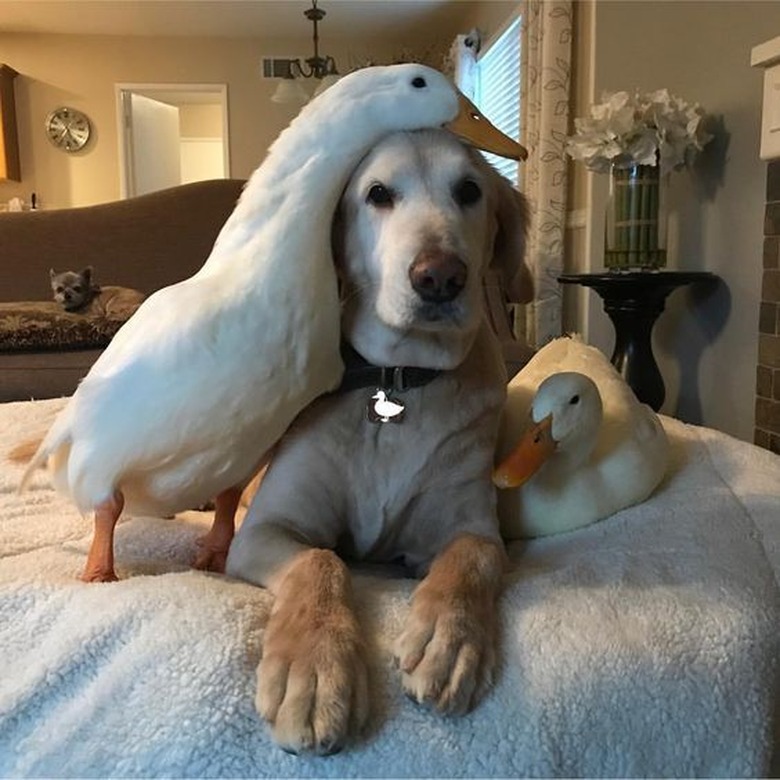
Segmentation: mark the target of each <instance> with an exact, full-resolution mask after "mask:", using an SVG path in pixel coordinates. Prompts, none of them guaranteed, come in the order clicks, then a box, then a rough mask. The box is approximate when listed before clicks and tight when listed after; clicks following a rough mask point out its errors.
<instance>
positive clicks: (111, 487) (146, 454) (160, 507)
mask: <svg viewBox="0 0 780 780" xmlns="http://www.w3.org/2000/svg"><path fill="white" fill-rule="evenodd" d="M447 123H449V124H447ZM441 125H447V126H448V127H450V129H452V130H453V132H456V133H457V134H459V135H461V136H462V137H464V138H466V139H467V140H471V141H472V142H473V143H474V144H475V145H477V146H480V147H484V148H486V149H490V150H492V151H495V152H497V153H500V154H505V155H510V156H524V153H525V150H524V149H523V148H522V147H521V146H519V145H518V144H516V143H515V142H514V141H512V140H511V139H509V138H507V137H506V136H504V135H503V134H501V133H500V132H499V131H498V130H496V129H495V128H493V127H492V126H491V125H490V124H489V123H488V122H487V121H486V120H484V118H483V117H480V116H479V114H478V112H477V111H476V109H474V107H473V106H471V104H468V101H465V98H464V99H462V100H461V99H460V96H459V95H458V93H457V91H456V90H455V89H454V87H453V86H452V85H451V83H450V82H449V81H448V80H447V79H446V78H445V77H444V76H442V75H441V74H440V73H438V72H436V71H434V70H432V69H430V68H427V67H424V66H421V65H415V64H405V65H397V66H390V67H378V68H366V69H364V70H361V71H357V72H355V73H352V74H350V75H348V76H345V77H344V78H343V79H341V80H340V81H339V82H338V83H337V84H336V85H335V86H333V87H331V88H330V89H329V90H327V91H326V92H324V93H323V94H322V95H321V96H320V97H318V98H316V99H315V100H313V101H312V102H311V103H310V104H309V105H308V106H306V107H305V108H304V109H303V110H302V111H301V113H300V114H299V115H298V117H296V119H295V120H293V122H292V123H291V124H290V126H289V127H288V128H287V129H286V130H285V131H284V132H283V133H282V134H281V135H280V136H279V138H278V139H277V140H276V141H275V143H274V144H273V145H272V146H271V148H270V150H269V153H268V155H267V157H266V159H265V161H264V162H263V164H262V165H261V166H260V167H259V168H258V169H257V170H256V171H255V173H254V174H253V175H252V177H251V179H250V180H249V182H248V184H247V186H246V189H245V190H244V193H243V194H242V197H241V199H240V201H239V203H238V205H237V207H236V209H235V211H234V212H233V214H232V215H231V216H230V218H229V219H228V221H227V222H226V224H225V226H224V228H223V229H222V231H221V233H220V235H219V237H218V238H217V241H216V243H215V245H214V248H213V250H212V252H211V255H210V256H209V258H208V259H207V260H206V263H205V264H204V266H203V267H202V269H201V270H200V271H199V272H198V273H197V274H195V275H194V276H193V277H191V278H190V279H187V280H185V281H183V282H180V283H179V284H175V285H172V286H171V287H167V288H165V289H162V290H159V291H158V292H156V293H155V294H154V295H152V296H151V297H149V298H148V299H147V300H146V301H145V303H144V304H143V305H142V306H141V307H140V308H139V309H138V311H137V312H136V313H135V315H134V316H133V317H132V318H131V319H130V320H129V321H128V323H127V324H126V325H125V326H124V327H123V328H122V329H121V330H120V331H119V333H118V334H117V335H116V336H115V338H114V340H113V341H112V342H111V344H110V345H109V347H108V348H107V349H106V350H105V352H103V354H102V355H101V356H100V358H99V359H98V361H97V362H96V363H95V364H94V366H93V367H92V369H91V370H90V372H89V374H88V375H87V377H86V378H85V379H84V380H83V381H82V383H81V384H80V385H79V387H78V389H77V391H76V393H75V394H74V395H73V397H72V398H71V400H70V402H69V403H68V405H67V406H66V408H65V409H64V410H63V411H62V413H61V414H60V416H59V417H58V418H57V420H56V421H55V422H54V424H53V426H52V427H51V429H50V430H49V432H48V434H47V436H46V437H45V439H44V441H43V442H42V444H41V446H40V448H39V449H38V452H37V453H36V455H35V457H34V458H33V460H32V462H31V463H30V466H29V468H28V471H27V473H26V475H25V478H24V479H23V481H22V486H24V484H25V482H26V481H27V479H28V478H29V475H30V473H31V472H32V471H33V469H35V468H36V467H38V466H39V465H41V464H43V463H44V462H45V461H46V460H47V458H48V459H49V463H50V466H51V469H52V472H53V481H54V483H55V485H56V486H57V487H58V488H60V489H62V490H64V491H66V492H68V493H69V494H70V495H71V497H72V498H73V500H74V502H75V503H76V505H77V506H78V508H79V509H80V510H81V511H82V512H84V513H86V512H88V511H90V510H94V511H95V537H94V539H93V543H92V548H91V550H90V554H89V558H88V560H87V567H86V570H85V572H84V574H83V575H82V577H83V579H88V580H111V579H115V574H114V569H113V530H114V526H115V525H116V522H117V519H118V518H119V515H120V514H121V512H122V509H123V506H126V507H128V508H129V509H130V510H131V511H133V512H136V513H137V512H142V513H150V514H155V515H169V514H173V513H175V512H177V511H180V510H183V509H186V508H188V507H193V506H198V505H200V504H202V503H203V502H205V501H207V500H209V499H210V498H212V497H214V496H217V512H216V517H215V525H214V527H213V528H212V531H211V532H210V534H209V536H208V537H207V540H206V541H207V545H206V547H207V552H206V555H205V558H203V559H202V560H201V564H202V565H203V566H205V567H210V566H212V565H215V566H216V567H217V568H218V566H219V563H216V564H213V561H212V560H211V555H212V553H213V554H214V555H216V556H217V557H218V558H220V557H221V558H224V552H225V551H226V548H227V544H229V541H230V538H231V537H232V531H233V515H234V513H235V508H236V505H237V501H238V496H239V494H240V488H241V487H242V486H243V485H244V484H245V483H246V482H247V481H248V480H249V479H250V478H251V476H252V474H253V472H254V471H255V470H256V469H257V467H258V465H259V464H260V463H261V462H262V460H263V458H264V456H265V454H266V452H267V451H268V450H269V448H270V447H271V446H272V445H273V444H274V443H275V442H276V441H277V440H278V439H279V438H280V436H281V435H282V433H283V432H284V431H285V429H286V428H287V426H288V425H289V423H290V422H291V421H292V419H293V418H294V417H295V415H296V414H297V413H298V412H299V411H300V410H301V409H302V408H303V407H305V406H306V405H307V404H308V403H309V402H310V401H311V400H313V399H314V398H315V397H316V396H318V395H320V394H322V393H324V392H326V391H328V390H331V389H332V388H334V387H335V386H336V385H337V384H338V382H339V380H340V378H341V374H342V371H343V365H342V361H341V357H340V355H339V337H340V329H339V302H338V296H337V290H336V274H335V271H334V268H333V263H332V257H331V252H330V230H331V218H332V215H333V212H334V210H335V207H336V205H337V201H338V198H339V196H340V194H341V191H342V190H343V188H344V186H345V184H346V180H347V178H348V176H349V174H350V172H351V171H352V169H353V168H354V167H355V165H356V164H357V163H358V161H359V160H360V159H361V157H362V156H363V155H364V154H365V153H366V152H367V151H368V150H369V149H370V148H371V147H372V146H373V145H374V144H375V143H376V142H377V141H378V140H379V139H381V138H382V137H383V136H384V135H386V134H388V133H390V132H393V131H397V130H412V129H418V128H423V127H437V126H441ZM481 134H484V135H481ZM210 548H214V549H211V550H210Z"/></svg>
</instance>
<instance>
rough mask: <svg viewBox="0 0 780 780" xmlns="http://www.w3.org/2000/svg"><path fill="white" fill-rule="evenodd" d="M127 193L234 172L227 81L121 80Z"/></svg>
mask: <svg viewBox="0 0 780 780" xmlns="http://www.w3.org/2000/svg"><path fill="white" fill-rule="evenodd" d="M116 103H117V120H118V127H119V189H120V196H121V197H122V198H131V197H134V196H136V195H143V194H145V193H147V192H155V191H156V190H161V189H166V188H168V187H175V186H177V185H179V184H186V183H188V182H192V181H203V180H205V179H226V178H228V177H229V176H230V150H229V143H228V138H229V136H228V111H227V86H226V85H225V84H117V85H116Z"/></svg>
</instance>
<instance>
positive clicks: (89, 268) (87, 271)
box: [81, 265, 93, 284]
mask: <svg viewBox="0 0 780 780" xmlns="http://www.w3.org/2000/svg"><path fill="white" fill-rule="evenodd" d="M92 270H93V268H92V266H91V265H88V266H87V267H86V268H85V269H84V270H83V271H82V272H81V276H83V277H84V279H85V281H86V283H87V284H89V283H90V282H91V281H92Z"/></svg>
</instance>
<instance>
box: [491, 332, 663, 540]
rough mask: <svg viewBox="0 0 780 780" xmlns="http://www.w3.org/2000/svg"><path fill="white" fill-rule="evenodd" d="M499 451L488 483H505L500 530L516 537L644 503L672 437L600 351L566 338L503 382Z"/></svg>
mask: <svg viewBox="0 0 780 780" xmlns="http://www.w3.org/2000/svg"><path fill="white" fill-rule="evenodd" d="M529 411H530V416H531V426H530V428H528V429H527V430H526V432H525V434H524V435H522V430H523V428H526V427H527V426H528V414H529ZM518 441H519V443H518ZM498 454H499V456H501V458H502V461H501V463H500V465H499V466H498V468H497V469H496V471H495V473H494V482H495V483H496V485H497V486H498V487H499V488H509V489H504V490H501V491H499V498H498V506H499V517H500V519H501V529H502V533H503V534H504V537H505V538H507V539H517V538H523V537H535V536H546V535H549V534H556V533H561V532H564V531H570V530H573V529H575V528H580V527H582V526H585V525H588V524H590V523H593V522H595V521H597V520H600V519H602V518H605V517H608V516H609V515H611V514H614V513H615V512H617V511H619V510H620V509H624V508H625V507H628V506H631V505H633V504H637V503H640V502H641V501H644V500H645V499H647V498H648V497H649V495H650V494H651V493H652V492H653V490H654V489H655V488H656V487H657V485H658V484H659V482H660V481H661V479H662V478H663V476H664V474H665V472H666V466H667V460H668V441H667V438H666V433H665V432H664V429H663V427H662V425H661V423H660V421H659V419H658V417H657V416H656V414H655V413H654V412H653V411H652V410H651V409H650V408H649V407H648V406H645V405H644V404H641V403H640V402H639V401H638V400H637V399H636V396H635V395H634V393H633V392H632V391H631V389H630V388H629V387H628V385H627V384H626V383H625V381H624V380H623V378H622V377H621V376H620V374H619V373H618V372H617V371H616V370H615V368H614V367H613V366H612V365H611V363H610V362H609V361H608V360H607V358H606V357H605V356H604V355H603V354H602V353H601V352H600V351H599V350H597V349H595V348H593V347H589V346H587V345H585V344H583V343H582V342H581V341H579V340H578V339H570V338H563V339H557V340H556V341H553V342H551V343H550V344H549V345H547V346H546V347H544V348H543V349H542V350H540V351H539V352H538V353H537V354H536V355H535V357H534V358H533V359H532V360H531V361H530V362H529V363H528V365H527V366H525V368H523V369H522V370H521V371H520V372H519V373H518V374H517V375H516V376H515V377H514V378H513V379H512V381H511V382H510V383H509V388H508V397H507V403H506V408H505V414H504V421H503V424H502V430H501V434H500V440H499V450H498Z"/></svg>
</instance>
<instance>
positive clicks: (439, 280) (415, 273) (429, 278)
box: [409, 249, 468, 303]
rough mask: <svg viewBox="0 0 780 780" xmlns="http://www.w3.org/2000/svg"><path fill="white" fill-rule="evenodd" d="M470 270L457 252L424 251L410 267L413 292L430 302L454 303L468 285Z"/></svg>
mask: <svg viewBox="0 0 780 780" xmlns="http://www.w3.org/2000/svg"><path fill="white" fill-rule="evenodd" d="M467 278H468V268H467V267H466V264H465V263H464V262H463V261H462V260H461V259H460V258H459V257H458V256H457V255H456V254H455V253H454V252H445V251H443V250H441V249H426V250H423V251H422V252H420V253H419V254H418V255H417V257H416V258H415V259H414V262H413V263H412V264H411V266H409V280H410V281H411V283H412V289H414V291H415V292H416V293H417V294H418V295H419V296H420V298H422V299H423V300H424V301H425V302H426V303H446V302H447V301H452V300H454V299H455V298H456V297H457V296H458V294H459V293H460V291H461V290H462V289H463V288H464V287H465V286H466V279H467Z"/></svg>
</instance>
